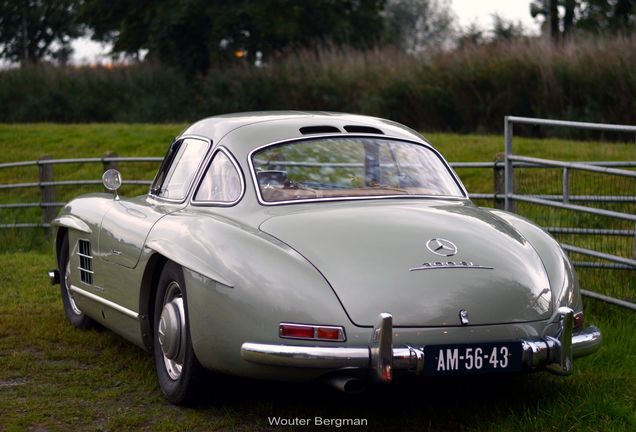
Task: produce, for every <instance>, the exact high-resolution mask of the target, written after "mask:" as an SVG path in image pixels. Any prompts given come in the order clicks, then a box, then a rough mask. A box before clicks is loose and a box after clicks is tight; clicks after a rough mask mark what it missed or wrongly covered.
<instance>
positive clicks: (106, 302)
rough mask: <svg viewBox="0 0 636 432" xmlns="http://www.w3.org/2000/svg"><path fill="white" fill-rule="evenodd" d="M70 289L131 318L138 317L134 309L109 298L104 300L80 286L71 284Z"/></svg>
mask: <svg viewBox="0 0 636 432" xmlns="http://www.w3.org/2000/svg"><path fill="white" fill-rule="evenodd" d="M71 291H73V292H75V293H77V294H80V295H82V296H84V297H86V298H88V299H91V300H93V301H96V302H97V303H101V304H103V305H104V306H108V307H109V308H111V309H114V310H116V311H117V312H121V313H123V314H124V315H126V316H127V317H130V318H132V319H139V314H138V313H137V312H135V311H132V310H130V309H127V308H125V307H123V306H121V305H118V304H117V303H114V302H112V301H110V300H106V299H105V298H102V297H100V296H98V295H95V294H93V293H90V292H88V291H85V290H83V289H81V288H78V287H76V286H75V285H71Z"/></svg>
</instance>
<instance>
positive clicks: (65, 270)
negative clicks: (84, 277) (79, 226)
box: [58, 235, 93, 329]
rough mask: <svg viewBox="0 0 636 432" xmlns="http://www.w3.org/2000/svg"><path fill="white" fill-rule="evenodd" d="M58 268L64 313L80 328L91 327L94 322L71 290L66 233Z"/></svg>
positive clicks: (59, 255)
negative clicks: (81, 307) (76, 301)
mask: <svg viewBox="0 0 636 432" xmlns="http://www.w3.org/2000/svg"><path fill="white" fill-rule="evenodd" d="M58 257H59V260H58V270H59V272H60V288H61V294H62V305H63V306H64V314H65V315H66V318H67V319H68V320H69V321H70V323H71V324H72V325H73V326H74V327H77V328H79V329H86V328H89V327H90V326H91V324H92V322H93V320H91V319H90V318H89V317H87V316H86V315H85V314H84V313H83V312H82V311H81V310H80V308H79V307H78V306H77V304H76V303H75V299H74V298H73V292H72V291H71V261H70V259H69V247H68V235H64V238H63V239H62V244H61V246H60V251H59V254H58Z"/></svg>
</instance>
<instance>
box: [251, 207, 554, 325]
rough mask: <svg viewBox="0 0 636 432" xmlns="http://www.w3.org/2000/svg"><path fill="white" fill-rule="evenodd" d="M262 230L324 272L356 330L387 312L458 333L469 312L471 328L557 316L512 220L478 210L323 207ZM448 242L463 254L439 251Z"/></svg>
mask: <svg viewBox="0 0 636 432" xmlns="http://www.w3.org/2000/svg"><path fill="white" fill-rule="evenodd" d="M260 229H261V230H263V231H265V232H267V233H268V234H271V235H273V236H275V237H277V238H278V239H280V240H281V241H283V242H285V243H287V244H288V245H290V246H291V247H293V248H294V249H296V250H297V251H298V252H299V253H301V254H302V255H303V256H305V257H306V258H307V259H308V260H309V261H310V262H311V263H312V264H313V265H314V266H316V268H317V269H318V270H319V271H320V272H321V273H322V274H323V275H324V277H325V278H326V279H327V280H328V281H329V283H330V284H331V286H332V288H333V289H334V291H335V293H336V295H337V296H338V298H339V299H340V301H341V303H342V305H343V306H344V308H345V310H346V311H347V314H348V315H349V317H350V318H351V320H352V321H353V322H354V323H355V324H356V325H360V326H372V325H374V324H375V321H376V319H377V317H378V314H379V313H381V312H388V313H391V314H392V315H393V323H394V326H397V327H399V326H412V327H428V326H434V327H443V326H458V325H461V322H460V316H459V313H460V310H462V309H463V310H466V311H467V315H468V319H469V322H470V325H483V324H495V323H511V322H526V321H535V320H543V319H547V318H548V317H549V316H550V313H551V292H550V286H549V282H548V278H547V276H546V273H545V269H544V267H543V263H542V262H541V260H540V258H539V256H538V255H537V253H536V251H535V250H534V249H533V248H532V246H531V245H530V244H529V243H528V242H527V241H526V240H525V238H523V237H522V236H521V235H520V234H519V233H518V232H517V231H516V230H515V229H514V228H513V227H512V226H510V225H509V224H508V223H506V222H505V221H504V220H502V219H500V218H498V217H496V216H494V215H493V214H492V213H490V212H488V211H486V210H481V209H479V208H477V207H475V206H473V205H472V204H470V203H466V202H453V201H421V200H418V201H410V202H409V201H406V200H399V201H398V200H391V201H377V200H376V201H373V202H371V201H365V202H359V203H350V202H349V203H346V204H343V203H337V204H336V203H328V204H327V203H321V204H316V205H310V206H302V207H301V208H299V209H298V210H292V212H290V213H287V214H282V215H278V216H273V217H272V218H270V219H268V220H267V221H265V222H264V223H262V224H261V227H260ZM433 239H440V240H442V241H441V242H439V241H437V240H433ZM430 240H433V241H432V242H431V243H430V244H429V245H430V246H431V247H430V248H429V247H427V243H429V241H430ZM443 240H448V241H450V242H452V243H453V244H454V245H455V246H456V249H457V252H456V253H455V254H454V255H452V256H441V255H438V254H435V253H434V252H433V251H431V249H437V248H438V247H439V246H440V245H441V244H445V245H447V246H449V247H450V249H449V248H441V249H439V250H438V252H440V253H446V254H448V253H450V252H451V251H452V249H453V248H452V246H450V245H449V244H448V243H446V242H444V241H443ZM471 264H472V265H471ZM457 266H459V267H457ZM475 266H484V267H491V268H488V269H486V268H476V267H475ZM299 283H302V282H301V281H299Z"/></svg>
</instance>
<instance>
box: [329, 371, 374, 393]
mask: <svg viewBox="0 0 636 432" xmlns="http://www.w3.org/2000/svg"><path fill="white" fill-rule="evenodd" d="M324 381H325V383H327V384H329V385H330V386H332V387H333V388H335V389H337V390H340V391H341V392H344V393H348V394H359V393H362V392H363V391H364V390H366V387H367V386H366V384H365V383H364V381H362V380H361V379H359V378H354V377H352V376H348V375H334V376H330V377H328V378H325V380H324Z"/></svg>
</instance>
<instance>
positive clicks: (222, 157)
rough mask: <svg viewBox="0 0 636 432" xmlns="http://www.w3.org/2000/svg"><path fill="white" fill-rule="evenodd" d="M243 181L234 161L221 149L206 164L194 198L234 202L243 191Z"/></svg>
mask: <svg viewBox="0 0 636 432" xmlns="http://www.w3.org/2000/svg"><path fill="white" fill-rule="evenodd" d="M242 189H243V181H242V177H241V174H240V173H239V171H238V168H237V166H236V164H235V162H233V161H232V159H230V157H229V156H228V155H227V154H226V153H225V151H223V150H219V151H217V152H216V154H215V155H214V157H213V158H212V162H210V165H209V166H208V169H207V170H206V172H205V175H204V176H203V178H202V179H201V184H200V185H199V188H198V189H197V192H196V194H195V195H194V200H195V201H199V202H211V203H219V204H232V203H234V202H236V201H237V200H238V199H239V198H240V197H241V194H242V192H243V190H242Z"/></svg>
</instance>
